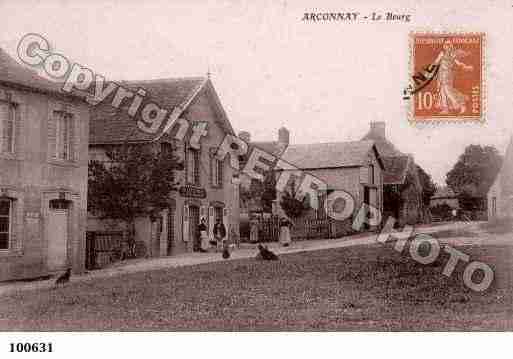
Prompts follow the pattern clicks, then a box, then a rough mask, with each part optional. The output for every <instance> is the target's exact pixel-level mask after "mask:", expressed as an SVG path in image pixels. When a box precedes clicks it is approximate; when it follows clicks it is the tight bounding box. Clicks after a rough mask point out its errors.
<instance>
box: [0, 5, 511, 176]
mask: <svg viewBox="0 0 513 359" xmlns="http://www.w3.org/2000/svg"><path fill="white" fill-rule="evenodd" d="M447 3H448V2H447V1H437V0H431V1H312V0H310V1H294V2H292V1H219V0H218V1H207V0H205V1H200V0H189V1H185V0H175V1H159V0H147V1H140V0H137V1H135V0H125V1H111V0H92V1H85V0H84V1H56V0H48V1H45V2H41V1H28V0H21V1H20V0H18V1H14V0H0V23H1V24H2V31H1V32H0V47H2V48H3V49H4V50H6V51H7V52H8V53H10V54H11V55H12V56H16V47H17V44H18V42H19V41H20V39H21V38H22V37H23V35H25V34H27V33H31V32H34V33H38V34H41V35H43V36H44V37H45V38H46V39H48V41H49V42H50V43H51V45H52V47H53V48H54V50H55V51H57V52H59V53H61V54H64V55H65V56H66V57H67V58H68V59H70V60H72V61H75V62H77V63H80V64H82V65H84V66H87V67H89V68H91V69H93V70H94V72H96V73H100V74H103V75H105V76H106V77H107V78H108V79H112V80H142V79H157V78H170V77H185V76H205V75H206V74H207V72H208V71H210V73H211V79H212V81H213V84H214V87H215V88H216V90H217V92H218V94H219V97H220V100H221V103H222V105H223V107H224V109H225V110H226V112H227V114H228V117H229V119H230V121H231V123H232V125H233V127H234V129H235V130H236V131H237V132H238V131H241V130H245V131H249V132H250V133H251V137H252V140H260V141H265V140H273V139H276V138H277V131H278V129H279V128H280V127H281V126H285V127H287V128H288V129H289V130H290V133H291V143H298V144H299V143H315V142H336V141H350V140H359V139H361V137H363V136H364V135H365V134H366V132H367V131H368V129H369V123H370V122H371V121H385V122H386V126H387V130H386V131H387V137H388V139H390V140H391V141H392V142H393V143H394V144H395V146H396V147H397V148H399V149H400V150H401V151H402V152H405V153H411V154H413V156H414V158H415V160H416V162H417V163H419V164H420V165H421V166H422V167H423V168H424V169H425V170H426V171H427V172H428V173H429V174H431V176H432V177H433V179H434V180H435V181H436V182H438V183H440V184H443V183H444V182H445V174H446V173H447V172H448V171H449V170H450V169H451V168H452V167H453V166H454V164H455V163H456V161H457V159H458V156H459V155H460V154H461V153H462V152H463V150H464V148H465V147H466V146H467V145H469V144H482V145H493V146H495V147H496V148H497V149H498V150H499V151H500V152H501V153H503V152H504V150H505V148H506V145H507V143H508V142H509V138H510V136H511V134H512V133H513V122H512V121H511V119H512V101H511V96H512V94H513V81H512V80H513V49H512V47H511V39H512V38H513V36H512V35H513V25H512V24H513V21H511V20H512V19H513V6H512V5H513V2H511V1H510V2H508V1H481V2H479V4H474V3H472V4H471V3H470V2H469V1H451V2H450V5H449V4H447ZM330 11H335V12H359V13H362V14H370V13H372V12H376V13H386V12H393V13H395V14H409V15H410V22H380V23H372V22H365V21H356V22H308V21H302V18H303V14H304V13H305V12H330ZM412 31H459V32H484V33H485V34H486V45H485V76H484V78H485V86H486V99H485V102H486V115H485V121H484V123H468V122H467V123H462V122H454V123H448V122H442V123H441V122H438V123H430V124H412V123H410V122H408V117H407V104H406V101H404V100H403V99H402V91H403V89H404V88H405V87H406V86H407V84H408V81H409V80H408V79H409V76H410V74H409V60H410V54H409V42H408V41H409V36H408V35H409V33H410V32H412Z"/></svg>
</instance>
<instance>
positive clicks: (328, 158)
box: [282, 141, 380, 169]
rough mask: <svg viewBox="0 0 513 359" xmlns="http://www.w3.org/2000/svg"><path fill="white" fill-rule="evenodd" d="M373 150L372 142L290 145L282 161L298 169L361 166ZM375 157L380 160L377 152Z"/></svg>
mask: <svg viewBox="0 0 513 359" xmlns="http://www.w3.org/2000/svg"><path fill="white" fill-rule="evenodd" d="M373 148H374V149H375V146H374V142H373V141H353V142H332V143H313V144H306V145H290V146H289V147H288V148H287V150H286V151H285V153H284V154H283V156H282V159H283V160H285V161H287V162H290V163H291V164H293V165H294V166H296V167H298V168H299V169H316V168H338V167H351V166H362V165H365V164H366V163H367V162H368V154H369V152H370V151H371V150H372V149H373ZM377 155H378V158H380V155H379V152H378V153H377Z"/></svg>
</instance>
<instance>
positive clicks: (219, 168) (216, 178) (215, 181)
mask: <svg viewBox="0 0 513 359" xmlns="http://www.w3.org/2000/svg"><path fill="white" fill-rule="evenodd" d="M211 165H212V186H214V187H222V186H223V162H221V161H219V160H218V159H217V158H216V157H212V162H211Z"/></svg>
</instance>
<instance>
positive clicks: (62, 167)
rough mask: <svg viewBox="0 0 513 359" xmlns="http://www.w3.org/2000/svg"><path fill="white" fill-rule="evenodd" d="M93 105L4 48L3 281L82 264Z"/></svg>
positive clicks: (0, 62) (0, 86)
mask: <svg viewBox="0 0 513 359" xmlns="http://www.w3.org/2000/svg"><path fill="white" fill-rule="evenodd" d="M88 136H89V108H88V106H86V104H85V103H83V102H82V101H81V100H80V99H77V98H74V97H72V96H70V95H68V94H66V93H64V92H61V91H60V86H59V85H58V84H56V83H54V82H50V81H48V80H46V79H44V78H41V77H39V76H38V75H37V74H36V73H35V72H32V71H30V70H28V69H26V68H25V67H23V66H21V65H19V64H18V63H17V62H16V61H15V60H14V59H13V58H12V57H10V56H9V55H8V54H7V53H6V52H4V51H3V50H2V49H0V169H1V170H0V281H3V280H11V279H20V278H27V277H40V276H45V275H48V274H51V273H55V272H59V271H62V270H64V269H66V268H72V270H73V271H74V272H81V271H82V270H84V265H85V229H86V210H87V205H86V203H87V202H86V201H87V198H86V197H87V161H88V153H87V152H88V149H87V143H88Z"/></svg>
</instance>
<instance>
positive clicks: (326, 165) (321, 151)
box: [278, 141, 385, 219]
mask: <svg viewBox="0 0 513 359" xmlns="http://www.w3.org/2000/svg"><path fill="white" fill-rule="evenodd" d="M282 158H283V159H284V160H285V161H287V162H288V163H290V164H292V165H294V166H295V167H297V168H298V169H300V170H301V171H302V172H306V173H308V174H311V175H313V176H315V177H316V178H318V179H320V180H322V181H323V182H324V183H325V184H326V185H327V190H328V193H329V192H330V191H332V190H344V191H346V192H348V193H349V194H350V195H351V196H352V197H353V199H354V202H355V211H358V210H359V208H360V207H361V205H362V204H367V205H370V206H372V207H374V208H377V209H379V210H380V211H381V210H382V208H383V173H384V170H385V167H384V164H383V161H382V158H381V153H380V152H379V150H378V148H377V147H376V146H375V144H374V142H373V141H353V142H333V143H314V144H304V145H303V144H300V145H289V146H288V148H287V149H286V151H285V152H284V153H283V156H282ZM292 186H293V184H292ZM279 195H280V196H281V195H282V194H279ZM323 200H324V199H323V198H320V203H321V206H319V209H317V210H314V209H310V210H308V211H307V212H306V213H305V215H304V216H302V218H307V219H322V218H326V213H325V210H324V205H323V204H322V203H323ZM278 203H280V200H279V199H278Z"/></svg>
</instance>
